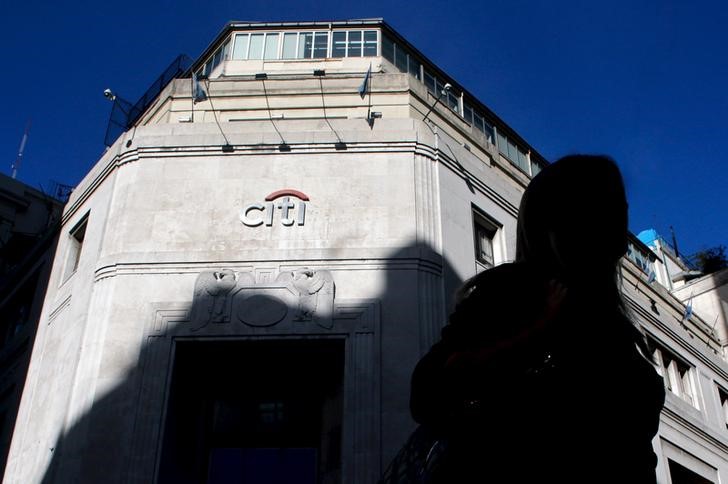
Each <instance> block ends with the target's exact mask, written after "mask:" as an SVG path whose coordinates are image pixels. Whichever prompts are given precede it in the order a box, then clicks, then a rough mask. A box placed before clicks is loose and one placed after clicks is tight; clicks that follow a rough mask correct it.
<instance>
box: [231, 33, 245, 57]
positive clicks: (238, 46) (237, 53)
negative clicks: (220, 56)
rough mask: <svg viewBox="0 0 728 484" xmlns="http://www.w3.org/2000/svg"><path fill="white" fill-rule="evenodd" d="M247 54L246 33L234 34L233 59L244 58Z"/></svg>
mask: <svg viewBox="0 0 728 484" xmlns="http://www.w3.org/2000/svg"><path fill="white" fill-rule="evenodd" d="M247 56H248V34H238V35H236V36H235V47H234V48H233V59H245V58H247Z"/></svg>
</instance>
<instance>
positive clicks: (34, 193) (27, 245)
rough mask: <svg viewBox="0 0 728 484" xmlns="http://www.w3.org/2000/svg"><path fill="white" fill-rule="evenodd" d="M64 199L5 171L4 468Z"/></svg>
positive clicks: (0, 389)
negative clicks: (12, 176)
mask: <svg viewBox="0 0 728 484" xmlns="http://www.w3.org/2000/svg"><path fill="white" fill-rule="evenodd" d="M62 209H63V203H62V202H60V201H59V200H56V199H54V198H53V197H50V196H48V195H46V194H45V193H42V192H40V191H38V190H36V189H34V188H31V187H29V186H28V185H25V184H23V183H21V182H19V181H17V180H14V179H12V178H10V177H8V176H6V175H3V174H0V315H2V317H1V318H0V472H2V470H4V468H5V459H6V457H7V455H8V450H9V449H10V439H11V437H12V436H13V427H14V425H15V417H16V415H17V412H18V405H19V404H20V396H21V394H22V392H23V385H24V384H25V375H26V371H27V369H28V363H29V362H30V356H31V350H32V348H33V339H34V337H35V332H36V328H37V326H38V319H39V317H40V311H41V307H42V306H43V298H44V297H45V292H46V285H47V284H48V276H49V274H50V270H51V261H52V259H53V255H54V253H55V249H56V235H57V234H58V226H59V222H60V219H61V211H62Z"/></svg>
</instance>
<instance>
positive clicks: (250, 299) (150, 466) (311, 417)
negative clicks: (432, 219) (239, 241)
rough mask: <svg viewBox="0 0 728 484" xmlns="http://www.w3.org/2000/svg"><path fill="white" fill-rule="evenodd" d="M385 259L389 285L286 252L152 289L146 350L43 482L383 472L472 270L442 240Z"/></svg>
mask: <svg viewBox="0 0 728 484" xmlns="http://www.w3.org/2000/svg"><path fill="white" fill-rule="evenodd" d="M375 262H376V263H375V264H372V266H371V267H374V266H376V267H377V270H383V271H385V274H386V276H385V278H386V280H385V283H384V285H383V287H382V289H381V291H380V292H378V293H376V294H367V295H361V296H360V295H359V294H357V297H356V299H344V298H342V297H339V295H338V294H337V287H336V285H337V278H339V279H341V280H344V279H345V278H344V277H343V276H342V274H341V273H340V272H339V273H338V274H337V269H336V266H328V267H327V266H321V267H319V266H310V268H309V267H307V266H306V265H305V264H300V265H298V264H297V265H296V266H297V267H300V269H295V270H290V269H287V268H289V267H293V266H294V264H285V267H283V268H281V270H280V271H279V272H277V273H270V274H261V273H253V272H245V271H243V272H236V271H233V270H216V271H213V270H209V271H202V272H201V273H200V274H199V276H198V277H197V280H196V283H195V287H194V294H190V295H189V298H190V300H191V303H187V304H180V303H163V302H162V303H154V304H152V306H153V310H152V311H151V313H152V314H149V320H148V321H147V322H146V323H145V324H146V327H145V332H144V335H145V340H144V342H143V344H142V347H141V350H140V353H139V359H138V363H137V364H136V365H135V366H134V367H132V368H131V369H129V370H128V371H127V373H126V375H125V377H124V378H123V380H122V381H121V382H120V383H119V384H118V385H116V386H115V387H114V388H113V389H112V390H110V391H108V392H107V393H105V394H104V395H103V396H99V397H97V398H96V399H95V400H94V403H93V405H92V406H91V408H90V409H89V410H88V411H87V412H86V413H85V414H84V415H83V416H82V417H81V418H79V419H78V420H77V421H76V422H75V423H74V424H73V425H72V426H71V427H70V428H69V429H68V430H67V431H66V432H65V433H64V434H63V435H62V436H61V437H60V438H59V439H58V441H57V443H56V444H55V446H54V447H53V448H51V449H48V450H47V451H48V452H51V453H52V455H53V457H52V458H51V462H50V465H49V466H48V468H47V470H46V472H45V475H44V478H43V480H42V482H44V483H57V482H64V483H65V482H73V483H98V482H107V483H111V482H144V483H146V482H152V481H153V480H154V479H155V478H158V482H160V483H167V482H174V483H200V482H202V483H206V482H210V483H218V482H220V483H222V482H235V481H230V480H225V478H223V476H225V475H227V476H232V477H233V478H235V479H241V480H242V479H255V478H256V476H257V475H258V474H261V473H268V474H267V475H271V473H272V474H275V476H276V478H277V479H281V482H299V483H307V482H311V483H313V482H319V483H327V484H328V483H341V482H376V480H377V479H378V477H379V475H380V473H381V470H382V465H383V464H384V465H386V463H387V462H388V461H389V459H391V457H392V456H393V455H394V453H396V451H397V450H398V449H399V447H400V445H401V444H402V442H404V441H405V439H406V438H407V436H408V435H409V432H410V431H411V430H412V429H413V428H414V422H413V421H412V420H411V418H410V416H409V409H408V401H409V378H410V375H411V372H412V369H413V368H414V365H415V364H416V362H417V360H418V359H419V357H420V356H421V355H422V354H423V353H424V352H425V351H427V349H428V348H429V347H430V345H431V344H432V343H433V342H434V341H435V340H436V339H437V338H439V330H440V328H441V327H442V325H443V324H444V322H445V315H446V305H447V304H449V300H450V297H449V296H450V295H451V294H452V292H453V291H454V289H455V288H456V287H457V286H458V285H459V284H460V282H461V281H460V280H459V279H458V278H457V275H456V273H455V271H454V270H453V268H452V267H451V266H450V264H449V263H448V262H447V261H446V260H444V258H443V257H442V256H441V255H440V254H438V253H436V252H435V251H433V250H432V249H431V248H430V247H427V246H422V245H410V246H407V247H403V248H401V249H400V250H397V251H394V252H393V253H392V254H391V256H390V257H388V258H386V259H381V260H377V261H375ZM338 270H340V269H338ZM347 278H348V281H349V285H350V284H351V283H350V281H351V280H352V279H351V275H348V276H347ZM341 292H346V293H347V294H351V293H352V288H350V287H347V291H341ZM353 292H357V291H353ZM180 299H182V298H180ZM144 303H147V302H146V301H145V302H144ZM114 317H118V316H114ZM106 351H109V348H106ZM281 448H284V449H287V450H280V449H281ZM271 449H277V450H276V451H275V452H274V451H271ZM312 463H314V464H312ZM251 473H252V474H251ZM256 473H258V474H256ZM291 473H295V475H296V479H295V481H286V480H285V479H287V478H290V475H291ZM152 476H155V477H152ZM245 482H248V481H245Z"/></svg>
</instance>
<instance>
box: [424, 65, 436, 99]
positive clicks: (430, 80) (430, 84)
mask: <svg viewBox="0 0 728 484" xmlns="http://www.w3.org/2000/svg"><path fill="white" fill-rule="evenodd" d="M425 86H427V89H428V90H429V91H430V92H431V93H432V94H434V95H437V94H435V93H436V92H437V87H436V86H435V77H434V76H433V75H432V74H430V73H429V72H427V71H425Z"/></svg>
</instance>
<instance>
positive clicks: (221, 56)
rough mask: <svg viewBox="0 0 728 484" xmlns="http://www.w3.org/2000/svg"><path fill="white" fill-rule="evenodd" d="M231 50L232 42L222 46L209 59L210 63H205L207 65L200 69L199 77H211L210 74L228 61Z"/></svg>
mask: <svg viewBox="0 0 728 484" xmlns="http://www.w3.org/2000/svg"><path fill="white" fill-rule="evenodd" d="M229 48H230V41H229V40H228V41H226V42H225V43H224V44H222V45H221V46H220V47H219V48H218V49H217V50H216V51H215V53H214V54H212V56H211V57H210V58H209V59H208V61H207V62H206V63H205V65H204V66H203V67H202V69H200V71H199V72H198V75H199V74H201V75H202V76H205V77H206V76H209V75H210V73H211V72H212V71H213V70H214V69H215V67H217V66H218V65H219V64H220V63H221V62H222V61H224V60H225V59H227V57H228V51H229Z"/></svg>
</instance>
